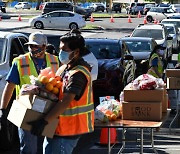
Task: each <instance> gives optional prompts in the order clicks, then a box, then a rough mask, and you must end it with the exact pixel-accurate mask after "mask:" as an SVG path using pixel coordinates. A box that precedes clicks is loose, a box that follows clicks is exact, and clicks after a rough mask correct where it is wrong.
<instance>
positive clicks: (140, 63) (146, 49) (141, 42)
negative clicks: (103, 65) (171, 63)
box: [120, 37, 157, 76]
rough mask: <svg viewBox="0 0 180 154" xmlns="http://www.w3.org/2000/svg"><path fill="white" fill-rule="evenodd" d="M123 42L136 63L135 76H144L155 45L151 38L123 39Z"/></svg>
mask: <svg viewBox="0 0 180 154" xmlns="http://www.w3.org/2000/svg"><path fill="white" fill-rule="evenodd" d="M120 40H121V41H124V42H125V43H126V45H127V47H128V49H129V51H130V52H131V54H132V55H133V57H134V60H135V62H136V76H139V75H141V74H145V73H147V71H148V67H149V56H150V54H151V52H152V51H153V50H154V48H155V46H156V45H157V43H156V41H155V40H154V39H153V38H144V37H123V38H121V39H120Z"/></svg>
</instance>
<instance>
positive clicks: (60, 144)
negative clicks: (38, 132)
mask: <svg viewBox="0 0 180 154" xmlns="http://www.w3.org/2000/svg"><path fill="white" fill-rule="evenodd" d="M79 138H80V136H77V137H75V138H66V137H60V136H54V138H53V139H51V138H47V137H45V139H44V143H43V154H71V153H72V151H73V149H74V148H75V147H76V145H77V142H78V140H79Z"/></svg>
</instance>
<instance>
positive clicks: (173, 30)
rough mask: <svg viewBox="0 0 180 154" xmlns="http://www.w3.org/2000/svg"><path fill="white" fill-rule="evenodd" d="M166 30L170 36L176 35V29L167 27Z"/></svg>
mask: <svg viewBox="0 0 180 154" xmlns="http://www.w3.org/2000/svg"><path fill="white" fill-rule="evenodd" d="M166 28H167V31H168V33H169V34H175V29H174V27H171V26H166Z"/></svg>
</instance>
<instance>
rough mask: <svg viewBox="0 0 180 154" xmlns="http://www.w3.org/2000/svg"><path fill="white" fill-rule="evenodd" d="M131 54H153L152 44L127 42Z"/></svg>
mask: <svg viewBox="0 0 180 154" xmlns="http://www.w3.org/2000/svg"><path fill="white" fill-rule="evenodd" d="M125 42H126V44H127V46H128V49H129V50H130V52H151V51H152V49H151V43H150V42H144V41H143V42H140V41H125Z"/></svg>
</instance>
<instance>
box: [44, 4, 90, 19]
mask: <svg viewBox="0 0 180 154" xmlns="http://www.w3.org/2000/svg"><path fill="white" fill-rule="evenodd" d="M59 10H62V11H63V10H64V11H74V12H76V13H78V14H80V15H82V16H83V17H84V18H85V19H87V18H89V17H90V16H91V14H92V10H91V9H84V8H82V7H79V6H76V5H73V4H72V3H69V2H45V3H44V5H43V8H42V14H46V13H49V12H52V11H59Z"/></svg>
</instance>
